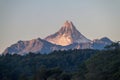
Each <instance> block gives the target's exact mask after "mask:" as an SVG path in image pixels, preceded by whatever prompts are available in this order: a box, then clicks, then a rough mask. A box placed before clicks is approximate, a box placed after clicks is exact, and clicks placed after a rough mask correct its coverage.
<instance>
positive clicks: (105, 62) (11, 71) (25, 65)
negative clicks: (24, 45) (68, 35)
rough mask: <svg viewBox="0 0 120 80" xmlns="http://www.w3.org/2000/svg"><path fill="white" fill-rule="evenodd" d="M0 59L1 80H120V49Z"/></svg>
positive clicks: (16, 56)
mask: <svg viewBox="0 0 120 80" xmlns="http://www.w3.org/2000/svg"><path fill="white" fill-rule="evenodd" d="M106 48H107V49H106V50H102V51H99V50H90V49H86V50H68V51H54V52H52V53H50V54H40V53H39V54H34V53H29V54H28V55H25V56H20V55H16V54H14V55H10V54H7V55H2V56H0V80H120V47H119V44H118V43H114V44H112V45H111V46H107V47H106Z"/></svg>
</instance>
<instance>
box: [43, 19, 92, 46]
mask: <svg viewBox="0 0 120 80" xmlns="http://www.w3.org/2000/svg"><path fill="white" fill-rule="evenodd" d="M45 40H46V41H48V42H51V43H53V44H57V45H62V46H67V45H70V44H72V43H89V42H90V40H89V39H87V38H86V37H85V36H83V35H82V34H81V33H80V32H79V31H78V30H77V29H76V28H75V26H74V25H73V23H72V22H68V21H66V22H65V23H64V25H63V27H62V28H61V29H60V30H59V31H58V32H56V33H55V34H52V35H49V36H48V37H46V38H45Z"/></svg>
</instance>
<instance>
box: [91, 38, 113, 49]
mask: <svg viewBox="0 0 120 80" xmlns="http://www.w3.org/2000/svg"><path fill="white" fill-rule="evenodd" d="M111 43H112V41H111V40H110V39H109V38H107V37H103V38H101V39H95V40H93V43H92V47H93V49H99V50H102V49H104V47H105V46H107V45H110V44H111Z"/></svg>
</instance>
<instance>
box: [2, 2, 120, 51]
mask: <svg viewBox="0 0 120 80" xmlns="http://www.w3.org/2000/svg"><path fill="white" fill-rule="evenodd" d="M66 20H70V21H72V22H73V23H74V25H75V26H76V28H77V29H78V30H79V31H80V32H81V33H82V34H84V35H85V36H86V37H87V38H89V39H91V40H93V39H96V38H101V37H104V36H107V37H109V38H110V39H112V40H113V41H118V40H120V36H119V35H120V0H0V53H1V52H2V51H3V50H4V49H5V48H6V47H8V46H10V45H11V44H13V43H16V42H17V41H18V40H31V39H34V38H38V37H40V38H45V37H46V36H47V35H49V34H52V33H54V32H56V31H58V30H59V29H60V27H61V26H62V25H63V23H64V22H65V21H66Z"/></svg>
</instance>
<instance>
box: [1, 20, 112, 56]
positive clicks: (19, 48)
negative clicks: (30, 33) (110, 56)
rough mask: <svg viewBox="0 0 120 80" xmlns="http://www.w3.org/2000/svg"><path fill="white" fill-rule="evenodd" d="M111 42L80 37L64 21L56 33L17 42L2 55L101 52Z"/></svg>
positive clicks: (69, 24)
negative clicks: (89, 50) (75, 51)
mask: <svg viewBox="0 0 120 80" xmlns="http://www.w3.org/2000/svg"><path fill="white" fill-rule="evenodd" d="M111 43H112V41H111V40H110V39H109V38H107V37H103V38H101V39H94V40H90V39H88V38H86V37H85V36H84V35H82V34H81V33H80V32H79V31H78V30H77V29H76V27H75V26H74V24H73V23H72V22H71V21H66V22H65V23H64V25H63V26H62V27H61V28H60V30H58V31H57V32H56V33H54V34H52V35H49V36H47V37H46V38H44V39H41V38H37V39H32V40H29V41H21V40H20V41H18V42H17V43H15V44H13V45H11V46H10V47H8V48H6V49H5V51H4V52H3V54H8V53H9V54H19V55H25V54H28V53H29V52H33V53H42V54H44V53H47V54H48V53H50V52H53V51H58V50H69V49H72V50H74V49H98V50H102V49H104V47H105V46H106V45H110V44H111Z"/></svg>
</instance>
